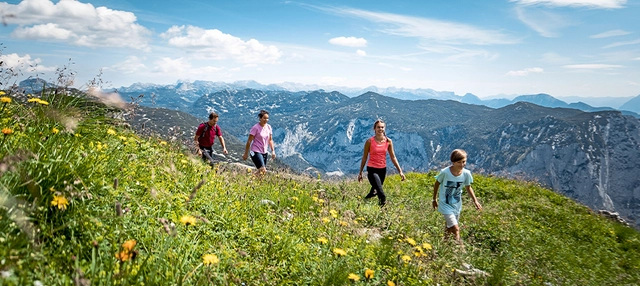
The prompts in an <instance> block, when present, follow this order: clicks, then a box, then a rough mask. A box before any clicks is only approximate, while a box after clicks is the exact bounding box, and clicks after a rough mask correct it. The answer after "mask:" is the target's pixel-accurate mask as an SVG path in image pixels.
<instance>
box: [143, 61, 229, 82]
mask: <svg viewBox="0 0 640 286" xmlns="http://www.w3.org/2000/svg"><path fill="white" fill-rule="evenodd" d="M154 64H155V68H154V69H153V70H154V72H156V73H161V74H167V75H171V76H173V77H178V78H188V77H196V78H201V77H202V75H203V74H206V75H210V74H212V73H216V72H219V71H221V70H222V68H219V67H212V66H202V67H194V66H193V65H192V64H191V62H190V61H189V60H188V59H185V58H177V59H172V58H168V57H162V58H160V59H158V60H156V61H155V62H154Z"/></svg>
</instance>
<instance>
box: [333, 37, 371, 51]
mask: <svg viewBox="0 0 640 286" xmlns="http://www.w3.org/2000/svg"><path fill="white" fill-rule="evenodd" d="M329 43H331V44H334V45H338V46H345V47H352V48H361V47H366V46H367V40H365V39H364V38H356V37H337V38H333V39H330V40H329Z"/></svg>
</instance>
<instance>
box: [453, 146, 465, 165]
mask: <svg viewBox="0 0 640 286" xmlns="http://www.w3.org/2000/svg"><path fill="white" fill-rule="evenodd" d="M465 158H467V152H465V151H464V150H462V149H455V150H453V152H451V162H458V161H460V160H462V159H465Z"/></svg>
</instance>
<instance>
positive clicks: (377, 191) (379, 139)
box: [358, 120, 405, 206]
mask: <svg viewBox="0 0 640 286" xmlns="http://www.w3.org/2000/svg"><path fill="white" fill-rule="evenodd" d="M384 129H385V123H384V121H382V120H377V121H376V122H375V123H374V124H373V130H375V135H374V136H372V137H371V138H369V139H367V141H366V142H365V143H364V152H363V154H362V162H361V163H360V173H358V182H362V170H363V169H364V166H365V163H366V165H367V179H369V183H370V184H371V189H370V190H369V194H367V196H366V197H365V199H369V198H373V197H375V196H378V202H379V204H380V206H384V205H385V204H386V202H387V196H385V194H384V191H383V190H382V185H383V184H384V178H385V177H386V175H387V152H389V157H390V158H391V162H392V163H393V165H394V166H395V167H396V169H398V172H399V173H400V177H401V178H402V180H403V181H404V180H405V176H404V173H402V169H401V168H400V164H398V159H396V154H395V152H394V151H393V142H392V141H391V139H389V138H388V137H387V135H386V134H385V131H384ZM367 159H368V160H367Z"/></svg>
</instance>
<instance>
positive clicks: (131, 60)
mask: <svg viewBox="0 0 640 286" xmlns="http://www.w3.org/2000/svg"><path fill="white" fill-rule="evenodd" d="M109 69H111V70H116V71H119V72H121V73H124V74H134V73H138V72H142V71H146V70H147V66H145V65H144V64H143V63H142V59H140V58H138V57H136V56H130V57H128V58H127V59H126V60H125V61H124V62H120V63H117V64H115V65H113V66H111V67H109Z"/></svg>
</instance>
